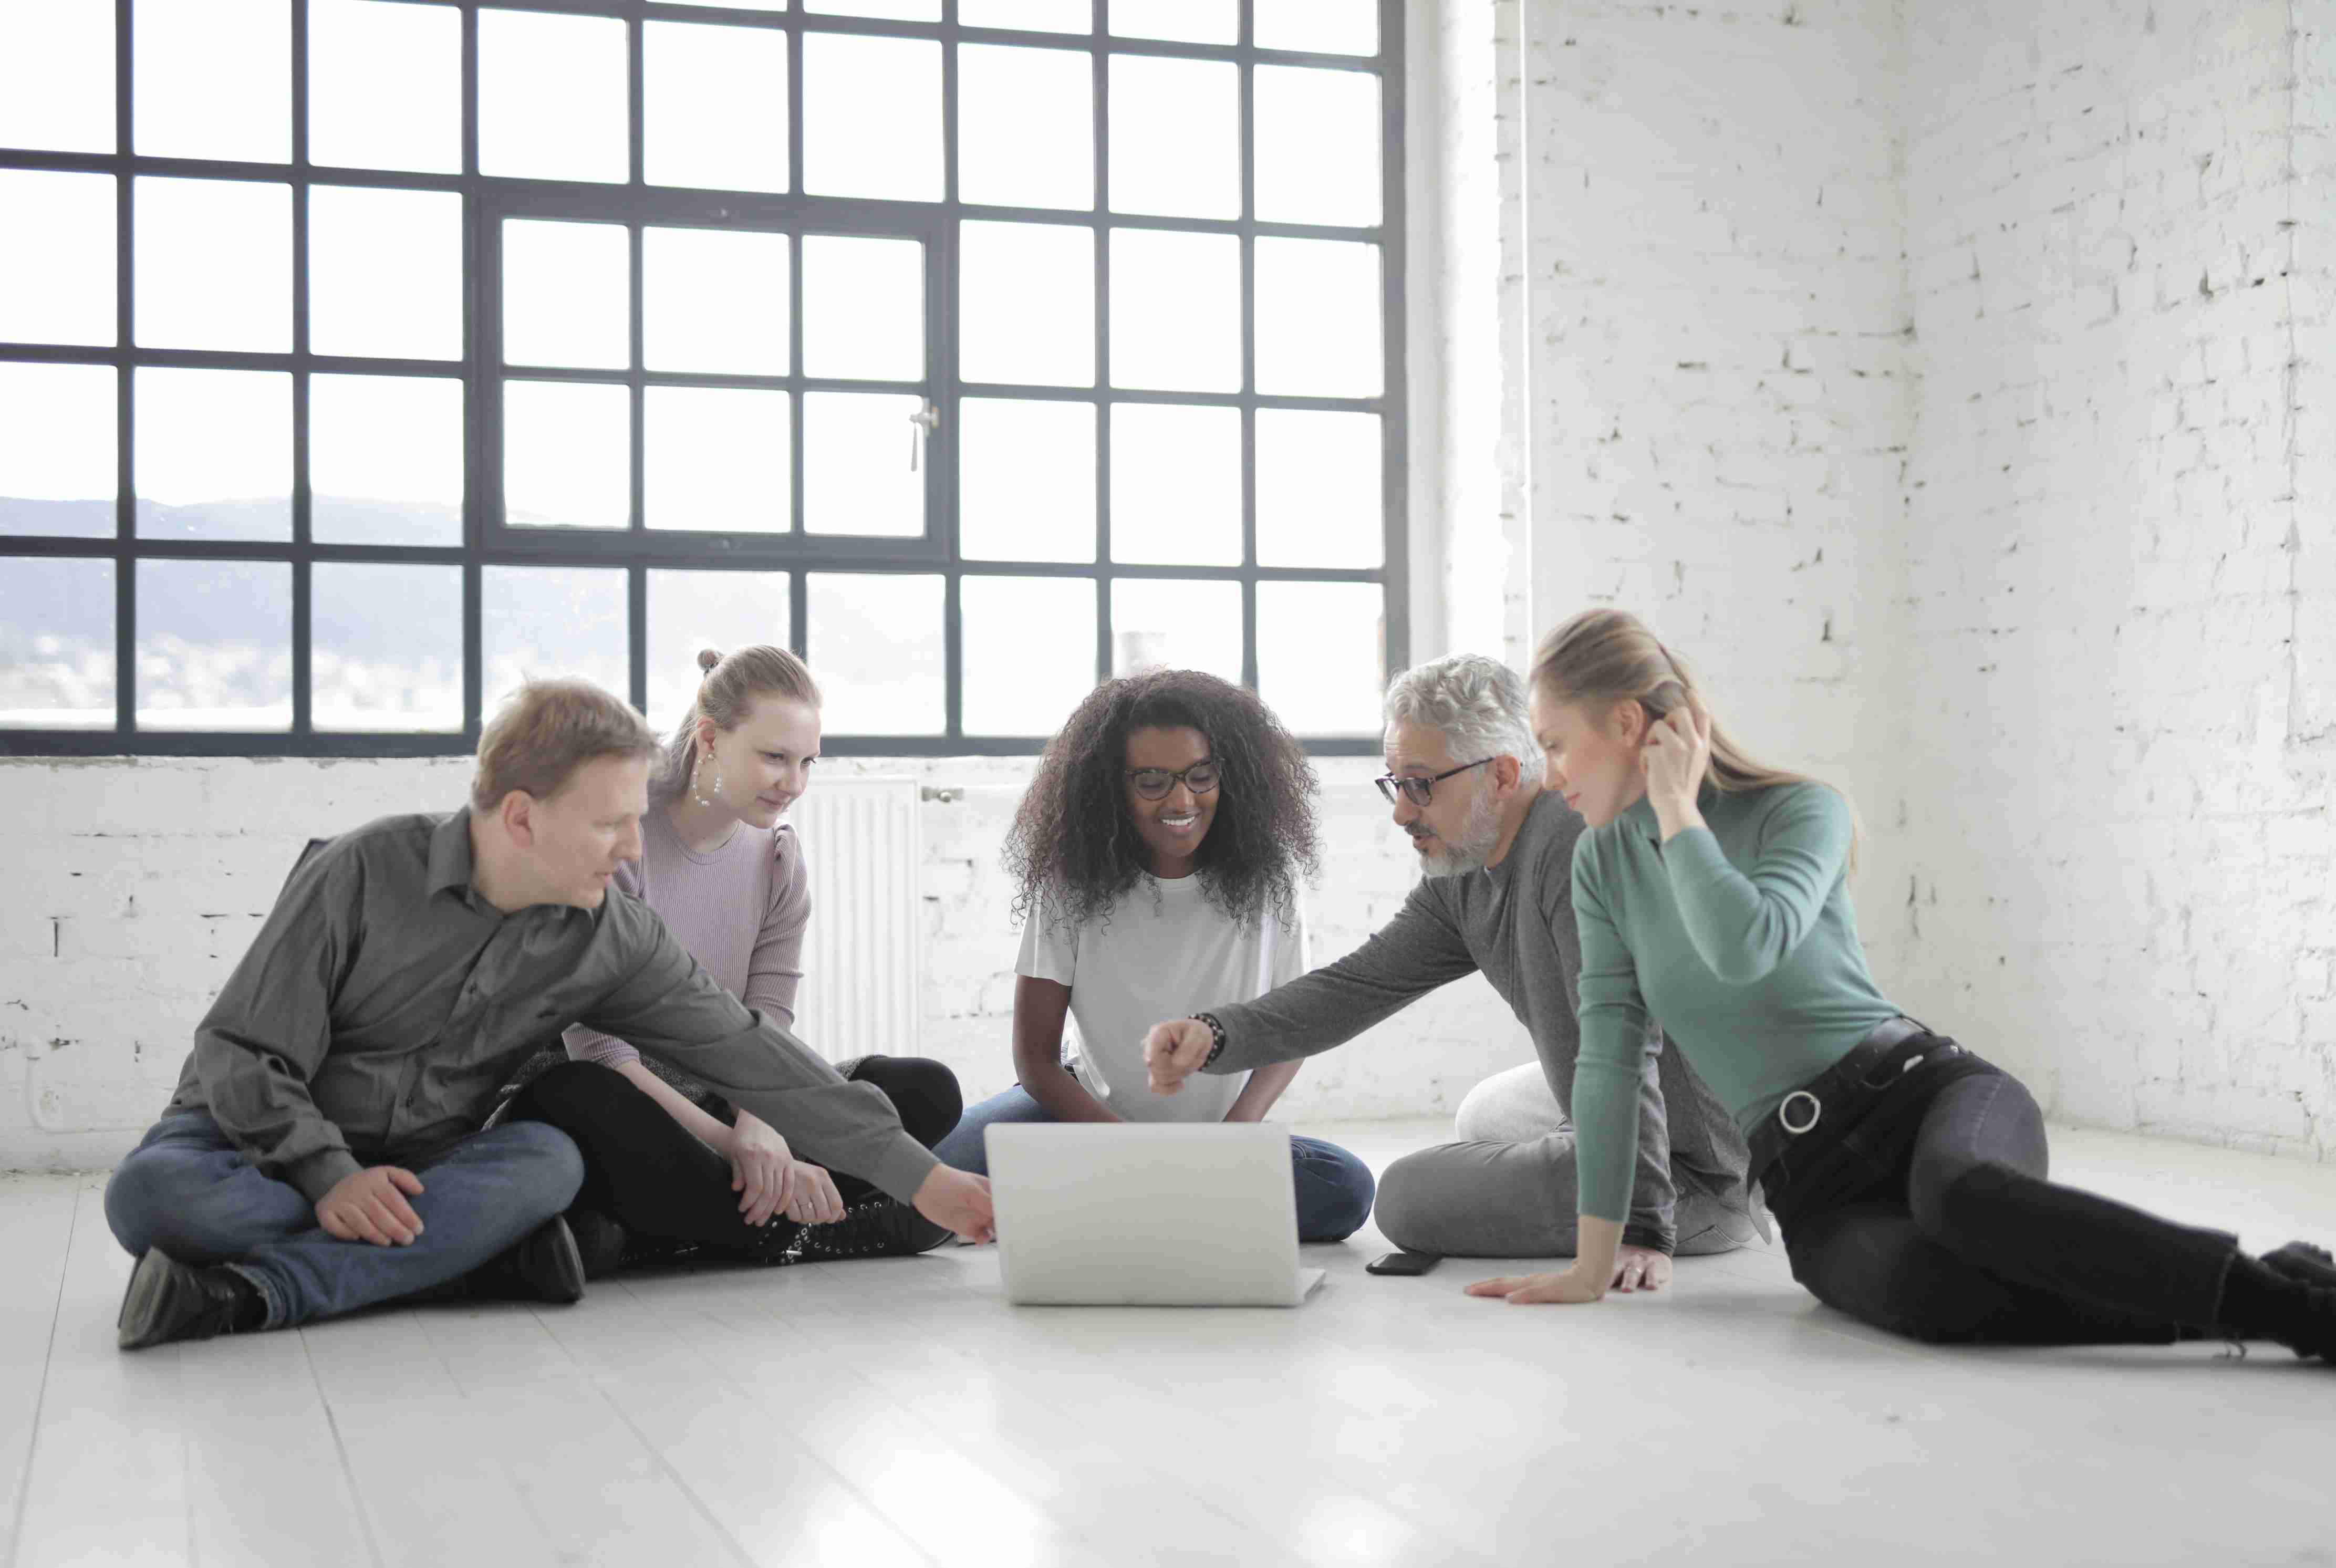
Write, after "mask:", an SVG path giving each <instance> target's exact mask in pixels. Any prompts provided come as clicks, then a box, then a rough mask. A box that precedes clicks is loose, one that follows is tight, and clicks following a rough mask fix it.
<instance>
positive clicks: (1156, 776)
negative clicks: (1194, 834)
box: [1127, 757, 1217, 801]
mask: <svg viewBox="0 0 2336 1568" xmlns="http://www.w3.org/2000/svg"><path fill="white" fill-rule="evenodd" d="M1127 782H1128V783H1129V784H1134V786H1135V793H1136V794H1140V795H1142V796H1143V797H1144V799H1145V800H1148V801H1156V800H1161V799H1163V798H1165V796H1166V795H1167V794H1168V792H1169V791H1170V790H1172V789H1174V788H1175V787H1176V786H1177V785H1178V784H1183V786H1184V787H1185V788H1186V789H1188V790H1191V791H1192V793H1193V794H1196V795H1204V794H1208V793H1209V792H1210V791H1211V790H1212V789H1214V788H1216V787H1217V759H1216V758H1214V757H1202V759H1201V760H1200V761H1199V762H1196V763H1194V764H1193V765H1192V766H1191V767H1188V768H1179V769H1177V770H1176V771H1175V772H1173V773H1171V772H1169V771H1168V770H1167V769H1166V768H1164V767H1132V768H1129V769H1128V770H1127Z"/></svg>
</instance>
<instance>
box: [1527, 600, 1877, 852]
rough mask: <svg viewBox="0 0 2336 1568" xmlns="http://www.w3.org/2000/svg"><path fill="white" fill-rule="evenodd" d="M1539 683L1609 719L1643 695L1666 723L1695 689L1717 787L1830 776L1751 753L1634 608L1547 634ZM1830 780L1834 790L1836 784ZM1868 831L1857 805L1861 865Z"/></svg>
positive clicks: (1651, 716) (1581, 619)
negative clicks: (1708, 722) (1798, 771)
mask: <svg viewBox="0 0 2336 1568" xmlns="http://www.w3.org/2000/svg"><path fill="white" fill-rule="evenodd" d="M1533 689H1534V690H1535V691H1538V692H1540V693H1541V694H1542V695H1543V696H1546V697H1548V698H1549V699H1550V700H1551V701H1552V702H1557V703H1565V704H1575V703H1578V704H1580V705H1582V707H1583V708H1584V709H1586V710H1587V711H1588V712H1590V713H1591V715H1593V716H1600V717H1601V718H1602V716H1603V715H1604V714H1605V713H1606V712H1607V711H1608V710H1610V709H1611V708H1612V706H1614V705H1615V704H1616V703H1620V702H1635V703H1637V704H1638V705H1639V706H1640V708H1641V709H1643V710H1644V711H1645V713H1646V715H1647V719H1648V722H1650V723H1651V724H1660V723H1661V722H1662V721H1663V720H1664V719H1665V718H1666V717H1668V716H1669V715H1670V714H1671V712H1672V711H1673V710H1674V709H1677V708H1681V707H1685V706H1687V700H1688V696H1689V694H1690V693H1692V694H1693V695H1694V696H1695V699H1696V701H1697V702H1698V703H1700V704H1701V705H1702V706H1703V711H1704V713H1705V714H1706V715H1707V716H1708V717H1709V718H1710V720H1711V768H1710V771H1709V773H1708V774H1707V775H1706V776H1707V777H1708V779H1709V780H1710V782H1711V785H1712V787H1713V788H1715V789H1718V790H1720V791H1722V792H1723V793H1725V794H1750V793H1751V792H1753V791H1755V790H1764V789H1770V788H1774V787H1775V786H1776V785H1777V784H1818V783H1822V782H1823V781H1821V780H1817V779H1812V778H1810V777H1809V776H1808V775H1807V774H1796V773H1787V772H1786V771H1785V770H1784V769H1782V768H1776V767H1771V766H1769V765H1767V764H1766V763H1763V762H1760V761H1757V760H1756V759H1755V758H1754V757H1752V756H1751V755H1749V754H1747V752H1746V751H1745V750H1744V748H1743V747H1742V746H1740V745H1737V742H1736V739H1735V737H1734V736H1732V735H1729V734H1728V731H1727V729H1726V727H1725V726H1722V725H1721V724H1720V722H1719V716H1718V715H1717V714H1715V713H1713V712H1712V708H1711V696H1710V694H1709V693H1708V692H1707V691H1706V690H1705V689H1704V687H1702V685H1701V684H1700V683H1698V681H1697V680H1696V678H1695V671H1694V670H1692V669H1691V668H1689V667H1688V663H1687V661H1686V660H1685V659H1683V658H1681V657H1679V655H1677V654H1675V653H1673V652H1671V650H1670V649H1669V648H1665V647H1664V646H1663V645H1662V643H1661V641H1660V639H1659V638H1656V636H1655V634H1654V632H1653V631H1652V630H1651V629H1650V628H1649V627H1648V625H1647V623H1646V622H1645V621H1642V620H1640V618H1638V617H1637V616H1635V615H1632V614H1631V613H1630V611H1629V610H1625V609H1585V610H1583V611H1582V613H1581V614H1579V615H1576V616H1574V617H1572V618H1571V619H1569V620H1567V621H1565V622H1564V623H1563V624H1562V625H1561V626H1559V627H1558V628H1557V629H1556V630H1554V631H1552V632H1551V633H1550V634H1549V635H1548V636H1547V637H1545V638H1542V639H1541V647H1540V648H1537V649H1535V650H1534V653H1533ZM1825 787H1826V788H1827V789H1833V786H1832V785H1831V784H1826V785H1825ZM1834 793H1835V794H1840V793H1841V792H1840V791H1839V790H1835V791H1834ZM1843 798H1844V801H1846V799H1847V797H1846V796H1844V797H1843ZM1863 838H1864V830H1863V829H1862V828H1861V827H1859V826H1858V825H1857V822H1856V809H1855V807H1854V806H1853V807H1852V808H1851V830H1850V842H1849V869H1850V870H1851V871H1853V872H1854V871H1855V870H1856V869H1857V852H1858V847H1859V844H1860V842H1861V841H1862V840H1863Z"/></svg>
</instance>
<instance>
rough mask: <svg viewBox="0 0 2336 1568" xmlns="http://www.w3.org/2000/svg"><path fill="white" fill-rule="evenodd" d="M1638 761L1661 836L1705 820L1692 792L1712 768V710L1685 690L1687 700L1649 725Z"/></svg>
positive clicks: (1692, 826) (1700, 823)
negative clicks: (1709, 711) (1697, 807)
mask: <svg viewBox="0 0 2336 1568" xmlns="http://www.w3.org/2000/svg"><path fill="white" fill-rule="evenodd" d="M1639 767H1640V771H1641V772H1642V773H1644V774H1645V775H1646V780H1647V803H1648V804H1650V805H1651V806H1653V807H1654V808H1655V820H1656V822H1657V823H1660V824H1661V827H1662V832H1663V842H1666V843H1669V842H1670V840H1671V838H1672V836H1673V835H1674V834H1677V833H1684V832H1686V831H1687V830H1688V829H1689V828H1699V827H1701V826H1703V825H1704V824H1703V813H1701V812H1699V811H1698V810H1697V809H1696V796H1697V794H1698V792H1700V791H1701V790H1702V788H1703V780H1704V775H1705V774H1708V773H1709V772H1710V771H1711V715H1710V714H1709V713H1708V712H1707V711H1705V709H1704V706H1703V702H1702V699H1701V698H1699V697H1698V696H1696V695H1695V693H1693V692H1691V691H1690V692H1689V693H1688V694H1687V701H1685V702H1684V703H1681V704H1680V705H1679V706H1677V707H1675V708H1673V709H1671V711H1670V712H1669V713H1668V714H1665V715H1664V716H1662V717H1661V718H1660V719H1658V720H1656V721H1655V722H1654V723H1652V724H1650V725H1649V726H1647V738H1646V742H1645V744H1644V745H1642V746H1641V747H1640V751H1639Z"/></svg>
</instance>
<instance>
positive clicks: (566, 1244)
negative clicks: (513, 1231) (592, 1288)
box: [469, 1214, 584, 1306]
mask: <svg viewBox="0 0 2336 1568" xmlns="http://www.w3.org/2000/svg"><path fill="white" fill-rule="evenodd" d="M469 1283H470V1286H471V1294H472V1295H473V1296H484V1297H488V1298H491V1299H496V1300H511V1301H556V1302H558V1303H560V1305H562V1306H566V1305H568V1304H569V1303H570V1302H575V1301H580V1300H583V1299H584V1256H583V1254H582V1253H581V1252H579V1251H578V1250H577V1247H576V1235H575V1232H572V1231H570V1230H569V1228H568V1222H567V1220H565V1219H564V1218H562V1217H561V1216H560V1215H558V1214H554V1215H552V1216H551V1218H550V1219H549V1220H546V1221H544V1222H543V1223H542V1224H540V1225H538V1226H537V1227H536V1228H535V1229H534V1230H533V1231H532V1232H530V1233H529V1234H528V1236H527V1238H526V1240H524V1241H521V1242H516V1243H514V1244H513V1245H511V1246H509V1247H506V1248H504V1249H503V1250H502V1251H501V1252H499V1253H497V1254H496V1255H495V1256H494V1257H492V1258H490V1259H488V1260H487V1261H485V1262H484V1263H482V1264H480V1265H479V1266H478V1267H477V1268H476V1269H473V1270H472V1271H471V1274H470V1279H469Z"/></svg>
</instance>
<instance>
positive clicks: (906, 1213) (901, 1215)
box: [795, 1198, 956, 1263]
mask: <svg viewBox="0 0 2336 1568" xmlns="http://www.w3.org/2000/svg"><path fill="white" fill-rule="evenodd" d="M955 1233H956V1232H953V1231H951V1230H950V1229H949V1227H948V1226H947V1225H939V1224H935V1223H934V1222H932V1221H930V1220H928V1219H926V1218H925V1217H924V1216H923V1215H922V1214H920V1213H917V1211H916V1210H914V1209H912V1208H910V1207H909V1205H908V1204H906V1203H896V1202H894V1201H893V1200H892V1199H891V1198H870V1199H869V1200H867V1201H866V1202H865V1203H855V1204H853V1205H852V1207H851V1208H848V1209H846V1210H844V1211H843V1218H842V1219H841V1220H837V1221H834V1222H832V1223H830V1224H825V1225H805V1226H804V1227H803V1233H802V1234H801V1235H800V1236H799V1237H798V1238H797V1239H796V1240H797V1246H796V1249H795V1256H796V1257H797V1258H798V1259H799V1260H801V1261H803V1262H806V1263H815V1262H820V1261H824V1260H827V1259H831V1258H905V1257H909V1256H911V1255H913V1254H915V1253H918V1252H930V1251H932V1250H933V1249H934V1248H935V1247H938V1246H939V1245H940V1244H941V1243H942V1242H946V1241H948V1240H949V1237H950V1236H952V1235H954V1234H955Z"/></svg>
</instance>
